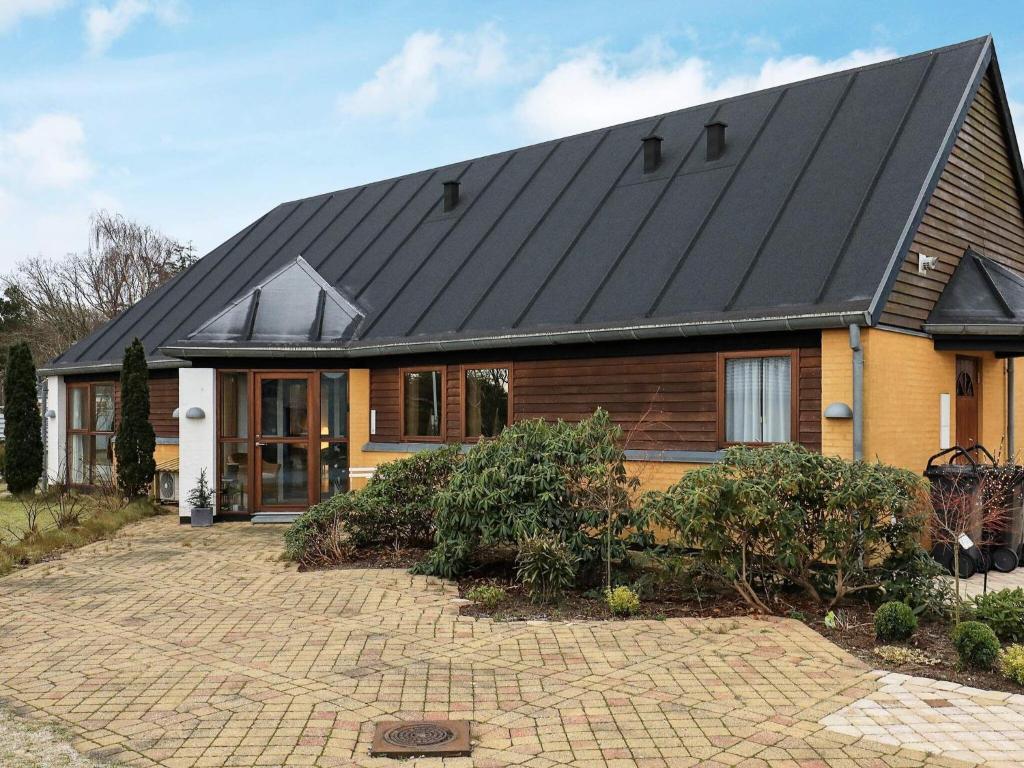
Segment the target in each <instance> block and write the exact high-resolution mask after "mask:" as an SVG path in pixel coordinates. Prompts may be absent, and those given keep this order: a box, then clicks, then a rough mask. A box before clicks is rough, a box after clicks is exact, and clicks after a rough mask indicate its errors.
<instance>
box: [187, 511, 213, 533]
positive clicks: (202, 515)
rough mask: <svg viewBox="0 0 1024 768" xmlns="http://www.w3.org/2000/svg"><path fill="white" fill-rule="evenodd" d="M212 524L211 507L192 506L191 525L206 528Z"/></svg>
mask: <svg viewBox="0 0 1024 768" xmlns="http://www.w3.org/2000/svg"><path fill="white" fill-rule="evenodd" d="M211 525H213V507H192V527H193V528H206V527H208V526H211Z"/></svg>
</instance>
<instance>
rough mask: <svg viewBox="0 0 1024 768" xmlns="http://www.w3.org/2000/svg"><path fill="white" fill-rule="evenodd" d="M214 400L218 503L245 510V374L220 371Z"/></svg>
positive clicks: (247, 491) (228, 508) (247, 449)
mask: <svg viewBox="0 0 1024 768" xmlns="http://www.w3.org/2000/svg"><path fill="white" fill-rule="evenodd" d="M217 400H218V403H217V429H218V431H219V433H220V434H219V441H220V445H219V449H220V459H219V467H218V470H219V472H218V479H217V483H218V485H217V487H218V489H219V492H220V504H219V507H220V509H221V510H222V511H225V512H246V511H248V510H249V374H247V373H242V372H223V373H221V374H220V381H219V386H218V387H217Z"/></svg>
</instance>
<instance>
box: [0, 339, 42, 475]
mask: <svg viewBox="0 0 1024 768" xmlns="http://www.w3.org/2000/svg"><path fill="white" fill-rule="evenodd" d="M4 378H5V383H4V419H5V421H6V426H5V428H4V431H5V441H6V445H5V446H4V478H5V479H6V480H7V489H8V490H9V491H10V492H11V493H13V494H16V495H17V494H23V493H30V492H31V491H32V490H33V489H34V488H35V487H36V485H37V484H38V483H39V478H40V477H42V474H43V431H42V430H43V419H42V415H41V414H40V412H39V403H38V401H37V399H36V367H35V364H34V363H33V362H32V352H31V350H30V349H29V346H28V344H26V343H25V342H21V343H19V344H14V345H12V346H11V347H10V348H9V349H8V351H7V367H6V372H5V377H4Z"/></svg>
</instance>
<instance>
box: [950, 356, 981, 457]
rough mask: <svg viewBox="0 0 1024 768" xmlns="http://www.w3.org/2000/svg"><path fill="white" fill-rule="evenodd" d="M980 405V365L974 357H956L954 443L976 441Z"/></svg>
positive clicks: (968, 444)
mask: <svg viewBox="0 0 1024 768" xmlns="http://www.w3.org/2000/svg"><path fill="white" fill-rule="evenodd" d="M980 406H981V366H980V365H979V362H978V358H976V357H958V358H957V359H956V444H957V445H959V446H962V447H964V448H967V447H969V446H972V445H976V444H977V443H978V438H979V434H978V433H979V424H980V418H979V412H980V409H981V408H980Z"/></svg>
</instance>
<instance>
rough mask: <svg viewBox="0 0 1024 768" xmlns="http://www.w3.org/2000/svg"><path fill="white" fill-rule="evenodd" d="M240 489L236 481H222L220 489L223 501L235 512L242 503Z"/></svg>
mask: <svg viewBox="0 0 1024 768" xmlns="http://www.w3.org/2000/svg"><path fill="white" fill-rule="evenodd" d="M241 490H242V487H241V485H239V484H238V483H235V482H233V481H231V480H226V481H224V489H223V491H222V493H223V494H224V503H225V504H226V505H227V506H228V508H229V509H230V510H231V511H232V512H237V511H238V510H239V508H240V507H241V505H242V504H241V501H242V494H241Z"/></svg>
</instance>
